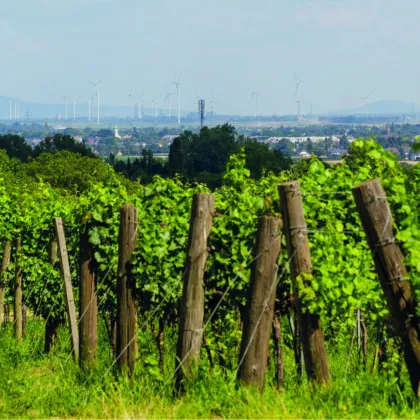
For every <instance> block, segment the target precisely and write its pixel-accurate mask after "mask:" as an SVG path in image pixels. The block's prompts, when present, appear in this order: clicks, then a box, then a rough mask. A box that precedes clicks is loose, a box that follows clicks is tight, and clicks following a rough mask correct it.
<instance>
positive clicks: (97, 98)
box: [89, 79, 103, 124]
mask: <svg viewBox="0 0 420 420" xmlns="http://www.w3.org/2000/svg"><path fill="white" fill-rule="evenodd" d="M102 80H103V79H101V80H99V82H98V83H93V82H92V81H91V80H89V82H90V83H92V85H93V86H95V88H96V100H97V104H98V113H97V123H98V124H99V88H100V87H101V83H102Z"/></svg>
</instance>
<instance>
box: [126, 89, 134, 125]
mask: <svg viewBox="0 0 420 420" xmlns="http://www.w3.org/2000/svg"><path fill="white" fill-rule="evenodd" d="M127 98H128V99H130V107H131V119H134V106H133V95H132V94H131V93H130V94H129V95H128V96H127Z"/></svg>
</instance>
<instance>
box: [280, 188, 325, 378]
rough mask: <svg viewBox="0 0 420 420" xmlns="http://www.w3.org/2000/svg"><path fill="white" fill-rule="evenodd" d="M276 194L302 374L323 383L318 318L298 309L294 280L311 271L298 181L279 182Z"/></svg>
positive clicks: (323, 367)
mask: <svg viewBox="0 0 420 420" xmlns="http://www.w3.org/2000/svg"><path fill="white" fill-rule="evenodd" d="M279 194H280V205H281V212H282V216H283V227H284V233H285V236H286V242H287V252H288V256H289V261H290V274H291V278H292V286H293V293H294V295H295V302H296V313H297V317H298V320H299V325H300V334H301V339H302V347H303V355H304V359H305V369H306V373H307V375H308V377H309V379H313V380H316V381H317V382H319V383H327V382H329V380H330V372H329V369H328V360H327V353H326V351H325V344H324V336H323V334H322V330H321V321H320V317H319V315H318V314H311V313H309V312H308V311H307V310H306V309H305V308H302V305H301V302H300V300H299V294H298V290H299V287H298V283H299V282H300V281H303V282H305V281H307V280H306V279H305V275H310V274H311V273H312V263H311V254H310V250H309V243H308V232H307V229H306V222H305V216H304V213H303V204H302V193H301V191H300V186H299V182H298V181H292V182H285V183H282V184H280V185H279Z"/></svg>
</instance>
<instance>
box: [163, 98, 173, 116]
mask: <svg viewBox="0 0 420 420" xmlns="http://www.w3.org/2000/svg"><path fill="white" fill-rule="evenodd" d="M172 95H175V93H168V94H167V95H166V98H165V102H166V101H168V118H171V96H172Z"/></svg>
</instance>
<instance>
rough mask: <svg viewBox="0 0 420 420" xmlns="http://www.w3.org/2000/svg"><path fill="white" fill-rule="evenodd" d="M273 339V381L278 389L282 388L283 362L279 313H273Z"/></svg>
mask: <svg viewBox="0 0 420 420" xmlns="http://www.w3.org/2000/svg"><path fill="white" fill-rule="evenodd" d="M273 338H274V347H275V349H274V354H275V372H276V373H275V379H276V384H277V388H278V389H283V388H284V360H283V337H282V332H281V314H280V311H278V313H277V311H275V312H274V318H273Z"/></svg>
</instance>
